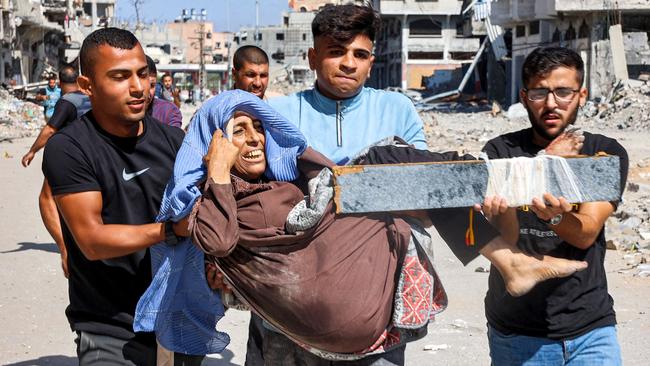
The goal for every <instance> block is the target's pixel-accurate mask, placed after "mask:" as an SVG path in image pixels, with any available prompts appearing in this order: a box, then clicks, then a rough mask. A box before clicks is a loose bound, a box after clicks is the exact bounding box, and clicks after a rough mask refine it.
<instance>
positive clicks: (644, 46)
mask: <svg viewBox="0 0 650 366" xmlns="http://www.w3.org/2000/svg"><path fill="white" fill-rule="evenodd" d="M623 44H624V47H625V58H626V61H627V70H628V74H629V77H630V79H638V78H639V75H641V73H643V72H646V73H650V45H648V33H646V32H627V33H623Z"/></svg>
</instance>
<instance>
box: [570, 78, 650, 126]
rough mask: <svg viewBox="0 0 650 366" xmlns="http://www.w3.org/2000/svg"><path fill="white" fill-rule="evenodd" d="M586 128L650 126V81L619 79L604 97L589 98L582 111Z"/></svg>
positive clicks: (583, 124)
mask: <svg viewBox="0 0 650 366" xmlns="http://www.w3.org/2000/svg"><path fill="white" fill-rule="evenodd" d="M581 114H582V116H583V117H584V123H581V125H582V126H584V127H585V128H587V129H590V128H591V129H621V130H633V131H648V129H650V81H641V80H626V81H622V82H619V83H617V84H616V85H615V86H614V87H613V88H612V90H611V91H610V93H609V95H608V96H607V97H605V98H600V99H598V100H593V101H589V102H587V103H586V105H585V106H584V108H582V112H581Z"/></svg>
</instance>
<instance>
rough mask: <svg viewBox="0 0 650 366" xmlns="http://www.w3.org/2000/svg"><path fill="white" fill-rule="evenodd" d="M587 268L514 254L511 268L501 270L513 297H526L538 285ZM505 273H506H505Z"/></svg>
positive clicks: (578, 263) (557, 259)
mask: <svg viewBox="0 0 650 366" xmlns="http://www.w3.org/2000/svg"><path fill="white" fill-rule="evenodd" d="M586 268H587V262H583V261H574V260H569V259H562V258H556V257H551V256H548V255H544V256H541V258H538V257H531V256H528V255H526V254H524V253H521V252H519V253H514V252H513V253H512V254H511V258H510V266H509V267H507V268H505V269H504V270H503V271H502V270H501V269H499V272H501V275H502V276H503V280H504V282H505V285H506V290H507V291H508V293H509V294H510V295H511V296H513V297H518V296H522V295H525V294H526V293H528V292H529V291H530V290H532V289H533V287H535V286H536V285H537V284H538V283H540V282H542V281H546V280H548V279H551V278H563V277H568V276H570V275H572V274H574V273H576V272H578V271H582V270H583V269H586ZM504 272H505V273H504Z"/></svg>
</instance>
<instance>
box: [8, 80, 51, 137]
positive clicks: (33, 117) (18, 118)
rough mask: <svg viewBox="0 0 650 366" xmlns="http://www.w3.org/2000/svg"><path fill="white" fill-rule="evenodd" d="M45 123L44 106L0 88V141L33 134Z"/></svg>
mask: <svg viewBox="0 0 650 366" xmlns="http://www.w3.org/2000/svg"><path fill="white" fill-rule="evenodd" d="M44 124H45V119H44V118H43V107H41V106H39V105H37V104H34V103H32V102H26V101H22V100H20V99H17V98H15V97H14V96H13V95H11V93H9V92H8V91H7V90H5V89H3V88H0V141H6V140H9V141H11V140H13V139H16V138H20V137H28V136H33V135H34V134H35V133H37V132H38V131H39V130H40V128H41V127H42V126H43V125H44Z"/></svg>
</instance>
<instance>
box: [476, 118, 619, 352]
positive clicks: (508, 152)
mask: <svg viewBox="0 0 650 366" xmlns="http://www.w3.org/2000/svg"><path fill="white" fill-rule="evenodd" d="M532 140H533V133H532V129H525V130H521V131H517V132H513V133H509V134H506V135H501V136H499V137H497V138H495V139H492V140H490V141H488V143H487V144H486V145H485V147H484V148H483V151H485V152H486V153H487V155H488V157H490V158H493V159H498V158H512V157H517V156H526V157H532V156H535V155H536V154H537V153H538V152H539V150H541V147H539V146H536V145H534V144H533V143H532ZM601 151H602V152H605V153H607V154H609V155H616V156H619V157H620V167H621V193H622V191H623V187H625V182H626V179H627V170H628V157H627V152H626V151H625V149H624V148H623V147H622V146H621V145H620V144H619V143H618V142H617V141H616V140H614V139H611V138H608V137H605V136H603V135H596V134H590V133H587V132H585V142H584V147H583V148H582V150H581V151H580V153H581V154H584V155H595V154H596V153H598V152H601ZM517 217H518V219H519V228H520V231H519V241H518V243H517V245H518V246H519V248H520V249H521V250H523V251H524V252H527V253H531V254H548V255H550V256H554V257H558V258H567V259H574V260H584V261H587V262H588V263H589V267H587V269H586V270H583V271H580V272H577V273H575V274H573V275H571V276H569V277H566V278H560V279H551V280H548V281H544V282H542V283H540V284H538V285H537V286H535V287H534V288H533V289H532V290H531V291H530V292H529V293H528V294H526V295H524V296H521V297H516V298H514V297H512V296H510V295H509V294H508V293H507V292H506V290H505V286H504V282H503V278H502V277H501V275H500V274H499V271H498V270H496V269H494V268H493V270H492V271H490V278H489V289H488V292H487V295H486V297H485V314H486V317H487V319H488V323H489V324H490V325H491V326H492V327H494V328H496V329H497V330H498V331H500V332H502V333H505V334H511V333H517V334H521V335H527V336H532V337H546V338H551V339H571V338H575V337H578V336H580V335H583V334H585V333H587V332H589V331H591V330H593V329H595V328H599V327H603V326H608V325H614V324H616V314H615V313H614V308H613V305H614V300H613V299H612V297H611V296H610V295H609V293H608V291H607V278H606V276H605V267H604V261H605V250H606V246H605V230H604V228H603V229H602V230H601V231H600V233H599V234H598V238H597V239H596V241H595V243H594V244H593V245H592V246H590V247H589V248H588V249H585V250H583V249H578V248H576V247H574V246H572V245H571V244H569V243H566V242H564V241H563V240H562V239H560V238H559V237H558V236H557V234H555V232H554V231H552V230H551V229H550V228H549V227H548V225H547V224H545V223H543V222H541V221H540V220H539V219H538V218H537V216H536V215H535V214H534V213H533V212H532V211H524V210H521V209H518V210H517Z"/></svg>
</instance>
